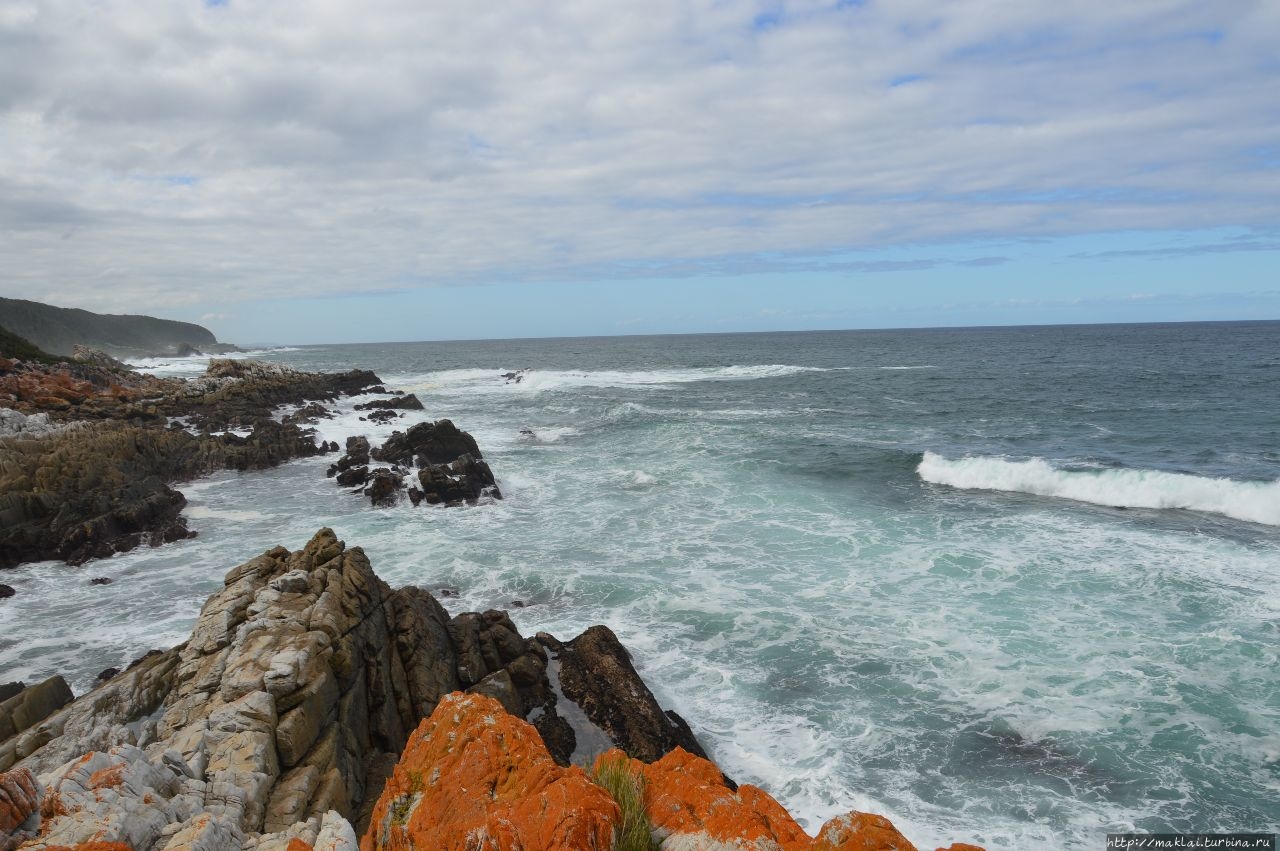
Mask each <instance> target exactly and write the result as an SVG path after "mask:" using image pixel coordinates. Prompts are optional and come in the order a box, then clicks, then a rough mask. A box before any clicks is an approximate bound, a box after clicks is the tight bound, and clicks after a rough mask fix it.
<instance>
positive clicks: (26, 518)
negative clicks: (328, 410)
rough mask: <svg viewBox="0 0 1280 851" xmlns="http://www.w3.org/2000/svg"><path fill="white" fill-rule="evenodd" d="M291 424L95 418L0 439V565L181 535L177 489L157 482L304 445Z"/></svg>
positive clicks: (279, 455)
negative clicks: (228, 428) (191, 425)
mask: <svg viewBox="0 0 1280 851" xmlns="http://www.w3.org/2000/svg"><path fill="white" fill-rule="evenodd" d="M316 451H317V450H316V446H315V443H314V442H313V441H312V439H311V438H310V437H308V436H306V435H304V434H303V433H302V432H301V431H300V430H299V429H298V427H297V426H294V425H282V424H280V423H277V422H275V421H274V420H271V419H263V420H259V421H257V422H256V423H255V424H254V428H253V431H252V433H251V434H249V436H247V437H240V436H238V435H235V434H221V435H216V436H204V437H196V436H194V435H191V434H188V433H187V432H185V431H174V430H165V429H158V428H147V427H140V426H133V425H128V424H125V423H99V424H95V425H93V426H92V427H90V426H78V427H71V428H67V429H65V430H63V431H61V432H59V433H58V434H55V435H52V436H48V437H43V438H34V439H10V440H7V441H4V442H2V443H0V567H4V566H11V565H14V564H19V563H21V562H24V561H33V560H39V559H50V558H57V559H61V560H63V561H66V562H67V563H69V564H82V563H83V562H85V561H87V560H88V559H90V558H97V557H103V556H109V555H111V554H112V553H115V552H122V551H125V550H129V549H133V548H134V547H136V546H138V545H139V544H141V543H143V542H149V543H151V544H152V545H158V544H161V543H165V542H169V541H175V540H180V539H182V538H186V537H189V535H190V533H189V532H188V530H187V526H186V520H185V519H184V518H182V517H181V516H180V513H181V511H182V508H183V506H185V505H186V499H185V498H184V497H183V496H182V494H181V493H179V492H178V491H176V490H174V489H173V488H171V487H169V485H168V484H167V482H170V481H174V480H177V479H188V478H194V477H195V476H198V475H203V474H205V473H209V472H212V471H214V470H218V469H233V470H248V469H259V468H263V467H270V466H275V465H276V464H279V463H281V462H282V461H285V460H288V459H290V458H294V457H299V456H307V455H314V454H315V453H316Z"/></svg>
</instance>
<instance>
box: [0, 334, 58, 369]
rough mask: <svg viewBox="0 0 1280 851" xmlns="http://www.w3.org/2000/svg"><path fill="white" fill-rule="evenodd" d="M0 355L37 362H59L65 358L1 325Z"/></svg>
mask: <svg viewBox="0 0 1280 851" xmlns="http://www.w3.org/2000/svg"><path fill="white" fill-rule="evenodd" d="M0 357H6V358H12V359H13V360H26V361H36V362H37V363H58V362H59V361H61V360H63V358H58V357H54V356H53V355H51V354H49V353H48V352H46V351H44V350H43V349H41V348H40V347H39V346H36V345H35V344H34V343H32V342H31V341H30V340H28V339H27V338H26V337H19V336H18V335H17V334H15V333H13V332H12V331H9V330H7V329H5V328H3V327H0Z"/></svg>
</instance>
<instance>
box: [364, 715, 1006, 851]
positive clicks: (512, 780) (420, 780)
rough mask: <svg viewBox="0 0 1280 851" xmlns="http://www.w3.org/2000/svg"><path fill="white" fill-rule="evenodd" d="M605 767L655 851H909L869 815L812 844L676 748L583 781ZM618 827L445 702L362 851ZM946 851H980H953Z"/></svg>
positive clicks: (586, 837) (609, 804)
mask: <svg viewBox="0 0 1280 851" xmlns="http://www.w3.org/2000/svg"><path fill="white" fill-rule="evenodd" d="M608 766H613V767H614V768H615V770H619V769H620V770H621V771H623V772H627V773H630V775H631V776H632V777H633V778H634V781H635V787H636V788H638V789H639V790H641V795H640V800H641V805H642V808H643V817H644V818H645V819H646V820H647V822H648V825H649V830H650V837H651V840H652V847H654V848H656V849H661V851H749V850H750V851H917V850H916V846H914V845H912V844H911V842H909V841H908V840H907V839H906V837H904V836H903V835H902V834H901V833H899V832H898V830H897V829H896V828H895V827H894V826H893V824H892V823H891V822H890V821H889V820H888V819H886V818H883V817H882V816H876V815H871V814H869V813H860V812H851V813H849V814H847V815H844V816H840V817H838V818H835V819H832V820H831V821H829V822H827V824H825V825H824V826H823V828H822V830H821V831H820V832H819V833H818V836H817V837H816V838H814V837H810V836H809V835H808V834H806V833H805V832H804V830H803V829H802V828H801V827H800V825H798V824H797V823H796V821H795V820H794V819H793V818H792V817H791V815H790V814H789V813H787V811H786V810H785V809H784V808H783V807H782V806H781V805H780V804H779V803H778V802H777V801H775V800H774V799H773V798H772V797H771V796H770V795H769V794H768V793H766V792H764V791H763V790H761V789H759V788H757V787H755V786H741V787H736V788H734V787H731V786H730V785H728V784H726V782H725V780H724V777H723V775H721V773H720V771H719V769H717V768H716V766H715V765H714V764H712V763H711V762H709V761H708V760H706V759H703V758H702V757H698V756H694V755H693V754H690V753H688V752H686V751H684V750H683V749H679V748H677V749H676V750H673V751H671V752H670V753H668V754H666V755H665V756H663V757H661V758H660V759H658V760H656V761H655V762H652V763H648V764H646V763H645V762H643V761H641V760H637V759H633V758H631V757H628V756H627V754H626V753H624V752H622V751H618V750H614V751H609V752H607V753H604V754H601V755H600V756H599V757H598V758H597V759H596V763H595V770H594V772H593V774H595V776H600V774H601V772H602V769H603V768H605V767H608ZM622 819H623V812H622V809H621V808H620V807H619V805H618V803H617V802H615V800H614V799H613V798H612V797H611V796H610V794H609V793H608V792H606V790H605V789H604V788H603V787H602V786H599V785H596V784H595V783H594V782H592V779H591V778H590V777H589V776H588V775H587V774H586V773H585V772H583V771H582V770H580V769H579V768H578V767H576V766H573V767H570V768H564V767H561V766H559V765H558V764H557V763H556V762H555V761H554V760H553V759H551V757H550V754H549V753H547V751H546V749H545V747H543V743H542V741H541V740H540V737H539V736H538V734H537V731H536V730H535V729H534V728H533V727H532V726H531V725H529V724H528V723H526V722H524V721H521V720H520V719H519V718H517V717H514V716H512V715H510V714H508V713H506V712H504V707H503V706H502V705H501V704H500V703H499V702H498V701H496V700H493V699H491V698H487V697H484V696H482V695H450V696H448V697H445V698H444V699H443V700H441V701H440V703H439V704H438V705H437V707H436V710H435V712H434V713H433V714H432V716H431V717H430V718H428V719H427V720H425V721H423V722H422V723H421V724H420V725H419V726H418V729H417V730H415V731H414V732H413V734H412V735H411V736H410V737H409V743H408V746H407V747H406V748H405V751H404V754H403V756H402V757H401V759H400V762H399V764H398V765H397V766H396V768H395V770H394V771H393V772H392V775H391V778H390V779H389V780H388V782H387V784H386V786H385V787H384V788H383V790H382V794H381V796H380V797H379V799H378V803H377V805H376V806H375V807H374V809H373V815H372V818H371V819H370V821H369V826H368V828H367V830H366V831H365V833H364V836H363V838H362V839H361V841H360V851H427V849H431V851H445V850H446V849H456V851H464V849H465V851H553V849H555V850H556V851H559V849H599V851H607V849H612V848H614V847H615V841H616V837H617V834H618V831H619V827H620V826H621V823H622ZM939 851H943V849H939ZM950 851H982V849H980V848H978V847H977V846H972V845H965V844H959V843H958V844H956V845H952V846H951V849H950Z"/></svg>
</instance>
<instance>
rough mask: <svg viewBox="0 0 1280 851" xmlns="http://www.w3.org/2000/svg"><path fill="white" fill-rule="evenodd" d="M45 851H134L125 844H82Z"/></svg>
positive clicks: (46, 847) (49, 846) (48, 847)
mask: <svg viewBox="0 0 1280 851" xmlns="http://www.w3.org/2000/svg"><path fill="white" fill-rule="evenodd" d="M44 851H133V848H131V847H130V846H128V845H126V844H125V843H123V842H81V843H80V844H79V845H71V846H68V845H47V846H45V849H44Z"/></svg>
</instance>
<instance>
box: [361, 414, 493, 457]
mask: <svg viewBox="0 0 1280 851" xmlns="http://www.w3.org/2000/svg"><path fill="white" fill-rule="evenodd" d="M463 455H470V456H471V457H472V458H482V457H483V456H482V455H481V454H480V447H479V446H477V445H476V441H475V438H473V437H472V436H471V435H469V434H467V433H466V432H465V431H462V430H461V429H459V428H458V427H457V426H455V425H454V424H453V422H452V421H450V420H438V421H437V422H433V423H418V424H417V425H415V426H413V427H411V428H410V429H409V430H408V431H397V432H393V433H392V435H391V437H389V438H387V441H386V443H384V444H382V446H380V447H378V448H377V449H375V450H374V451H373V460H375V461H382V462H384V463H387V464H399V465H401V466H402V467H410V466H413V465H415V464H416V465H417V466H419V467H424V466H427V465H430V464H448V463H450V462H451V461H454V460H456V459H458V458H461V457H462V456H463Z"/></svg>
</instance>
